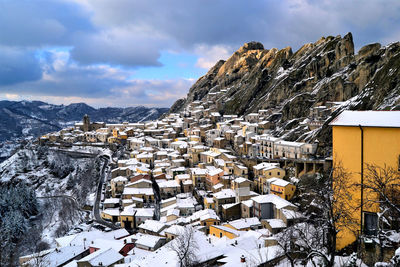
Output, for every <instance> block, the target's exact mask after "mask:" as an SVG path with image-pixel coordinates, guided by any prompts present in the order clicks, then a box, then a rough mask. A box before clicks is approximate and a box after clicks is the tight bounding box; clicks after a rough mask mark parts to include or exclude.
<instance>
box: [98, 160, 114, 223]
mask: <svg viewBox="0 0 400 267" xmlns="http://www.w3.org/2000/svg"><path fill="white" fill-rule="evenodd" d="M100 159H102V160H103V161H104V163H103V167H102V169H101V174H100V179H99V184H98V186H97V191H96V199H95V201H94V205H93V216H94V220H95V221H96V222H97V223H98V224H101V225H103V226H106V227H109V228H111V229H113V230H116V229H119V227H118V226H116V225H115V224H113V223H111V222H107V221H105V220H103V218H101V216H100V200H101V190H102V188H103V184H104V182H105V181H106V177H107V176H108V172H106V167H107V165H108V161H109V158H108V157H107V156H100Z"/></svg>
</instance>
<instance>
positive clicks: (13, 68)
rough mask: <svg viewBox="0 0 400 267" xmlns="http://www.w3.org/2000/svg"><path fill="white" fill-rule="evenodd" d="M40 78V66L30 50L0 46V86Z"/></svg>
mask: <svg viewBox="0 0 400 267" xmlns="http://www.w3.org/2000/svg"><path fill="white" fill-rule="evenodd" d="M41 78H42V68H41V65H40V64H39V62H38V59H37V58H36V57H35V54H34V53H33V52H32V51H24V50H20V49H16V48H7V47H1V46H0V86H4V85H11V84H15V83H20V82H24V81H32V80H39V79H41ZM0 91H2V90H1V87H0Z"/></svg>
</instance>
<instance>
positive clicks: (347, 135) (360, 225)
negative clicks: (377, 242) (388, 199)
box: [330, 111, 400, 249]
mask: <svg viewBox="0 0 400 267" xmlns="http://www.w3.org/2000/svg"><path fill="white" fill-rule="evenodd" d="M330 125H331V126H332V138H333V140H332V143H333V166H340V167H342V168H343V170H344V171H345V172H346V173H347V174H348V175H349V176H350V181H351V183H352V184H361V183H362V181H364V179H365V177H366V166H367V164H374V165H376V166H379V167H385V166H387V167H392V168H395V169H396V170H398V169H399V167H400V166H399V165H400V162H399V160H400V159H399V155H400V111H344V112H342V113H341V114H340V115H339V116H338V117H337V118H336V119H335V120H333V121H332V122H331V124H330ZM334 179H335V178H334ZM334 181H335V180H334ZM351 194H352V197H351V199H350V201H351V204H350V206H351V208H352V210H354V211H353V213H352V217H353V219H354V220H355V222H356V224H355V226H354V227H353V229H352V231H351V230H349V229H341V231H340V232H339V234H338V238H337V246H336V247H337V249H342V248H344V247H346V246H347V245H350V244H352V243H353V242H354V241H356V239H357V236H356V235H357V234H356V233H359V232H361V231H362V232H363V233H371V232H374V231H376V229H377V215H376V212H378V211H379V209H378V207H377V206H374V207H373V206H371V205H369V206H366V205H365V202H366V198H367V197H371V193H369V192H367V190H361V187H360V186H358V187H353V188H352V189H351ZM362 195H363V197H361V196H362ZM357 207H362V208H357Z"/></svg>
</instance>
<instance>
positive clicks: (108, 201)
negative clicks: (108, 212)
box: [104, 198, 119, 204]
mask: <svg viewBox="0 0 400 267" xmlns="http://www.w3.org/2000/svg"><path fill="white" fill-rule="evenodd" d="M118 203H119V198H106V199H105V200H104V204H118Z"/></svg>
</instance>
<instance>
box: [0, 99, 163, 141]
mask: <svg viewBox="0 0 400 267" xmlns="http://www.w3.org/2000/svg"><path fill="white" fill-rule="evenodd" d="M167 110H168V109H167V108H147V107H143V106H139V107H128V108H111V107H108V108H99V109H95V108H93V107H91V106H88V105H86V104H85V103H74V104H70V105H67V106H65V105H52V104H48V103H44V102H41V101H6V100H5V101H0V142H1V141H5V140H10V139H12V138H20V137H27V136H33V137H36V136H39V135H41V134H44V133H48V132H51V131H55V130H60V129H61V128H64V127H66V126H68V125H73V124H74V123H75V122H77V121H81V120H82V117H83V116H84V115H85V114H88V115H89V116H90V119H91V121H103V122H109V123H111V122H121V121H129V122H139V121H147V120H154V119H157V118H158V117H159V116H160V115H161V114H163V113H164V112H166V111H167Z"/></svg>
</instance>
